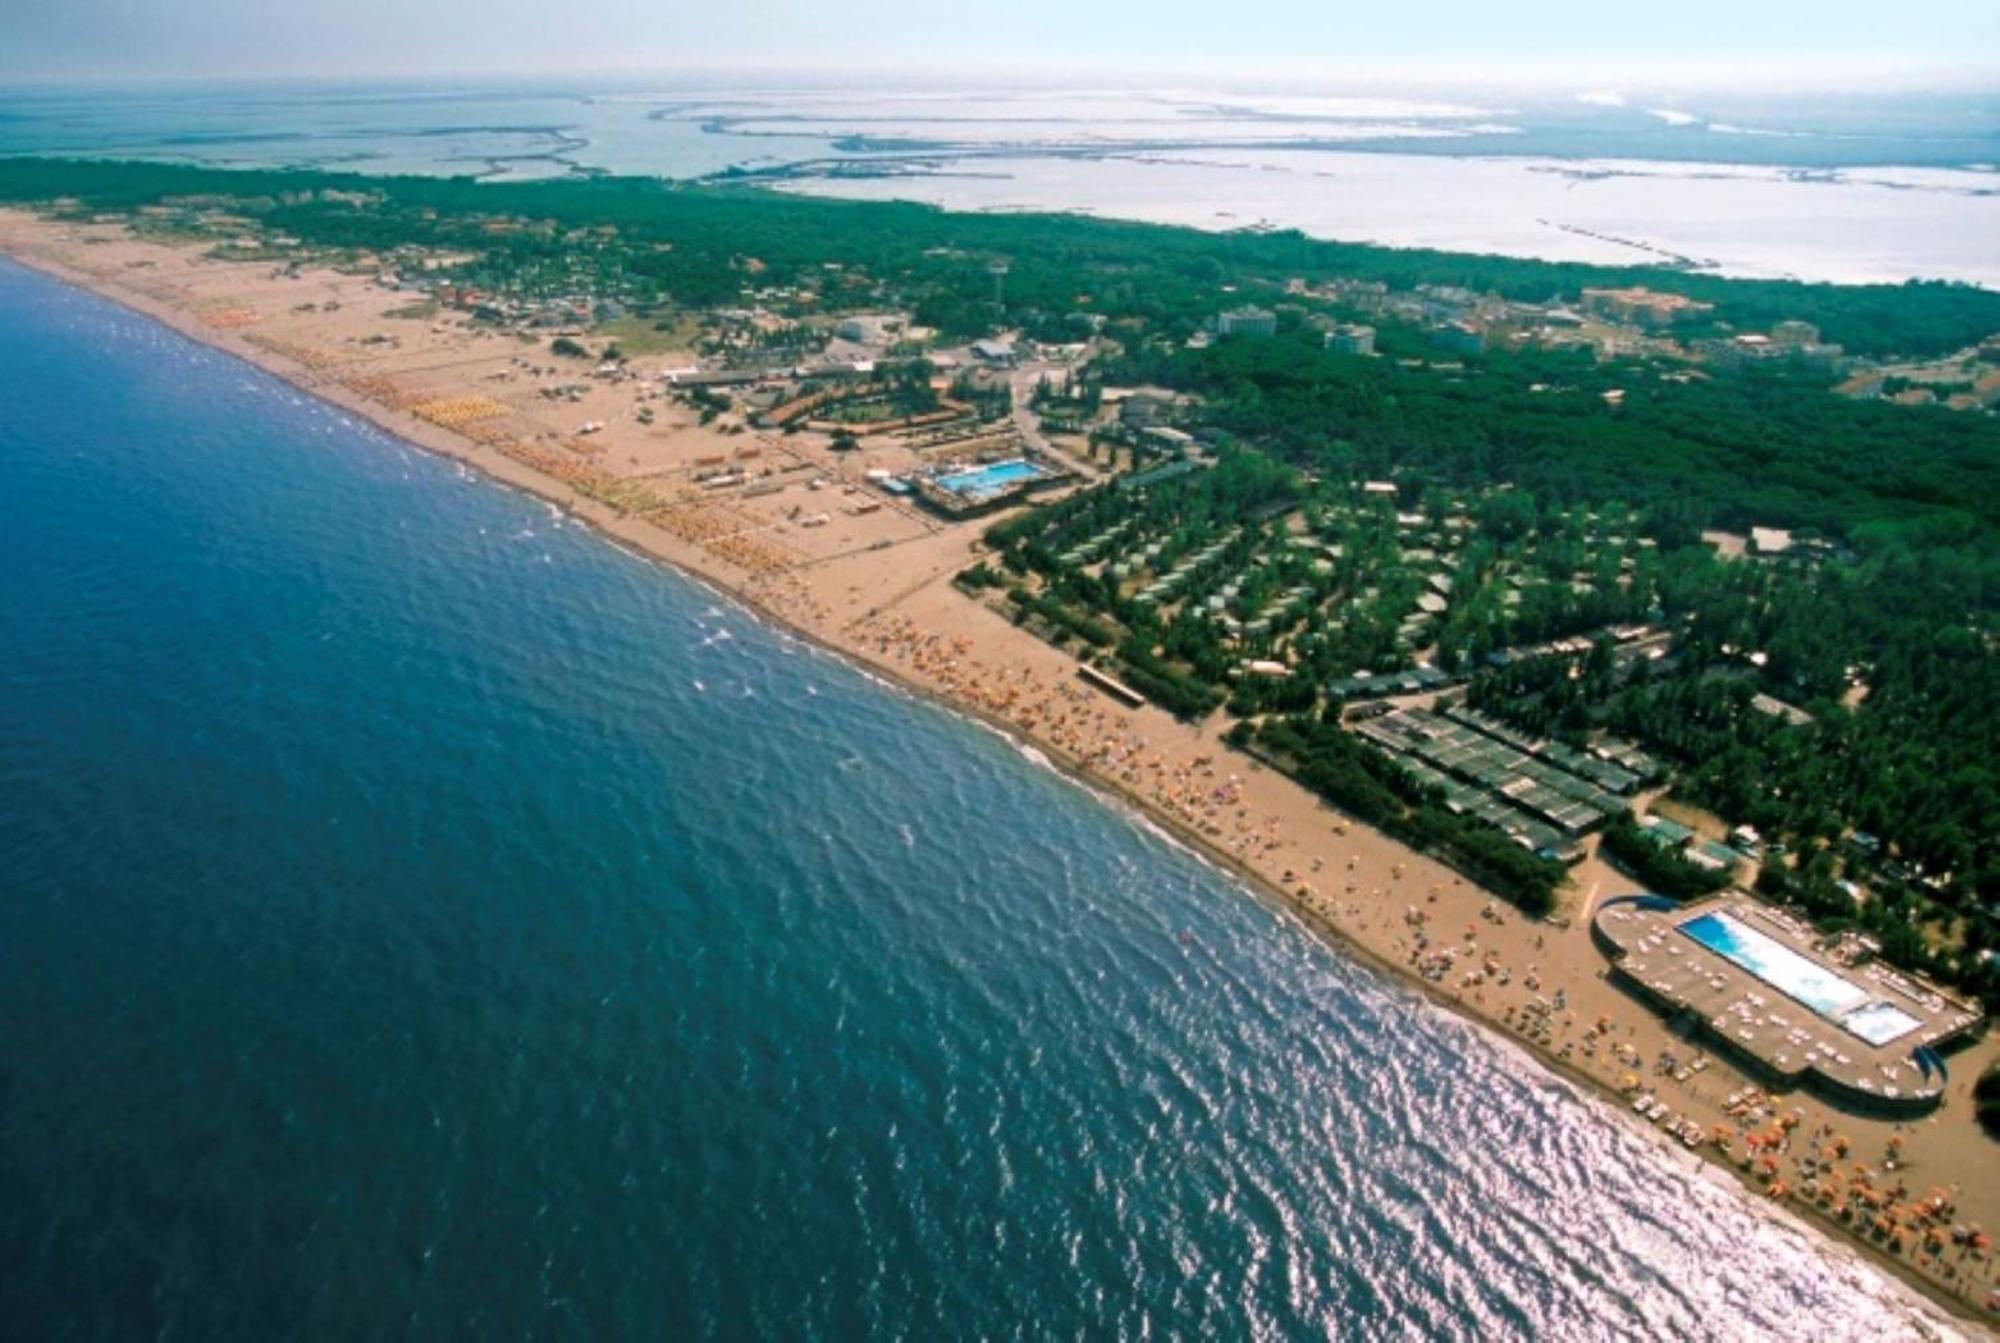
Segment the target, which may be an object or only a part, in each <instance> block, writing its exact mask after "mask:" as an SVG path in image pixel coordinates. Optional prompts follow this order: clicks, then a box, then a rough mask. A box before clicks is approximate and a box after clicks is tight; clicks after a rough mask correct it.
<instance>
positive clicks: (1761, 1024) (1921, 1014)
mask: <svg viewBox="0 0 2000 1343" xmlns="http://www.w3.org/2000/svg"><path fill="white" fill-rule="evenodd" d="M1711 913H1724V914H1728V915H1729V916H1730V917H1731V918H1734V919H1736V920H1737V921H1738V922H1740V923H1742V924H1743V925H1745V926H1746V927H1748V928H1752V929H1755V930H1756V931H1757V932H1759V933H1762V934H1764V935H1765V936H1766V937H1769V938H1771V939H1772V940H1773V941H1776V942H1778V943H1779V944H1781V945H1783V946H1785V947H1788V948H1790V949H1791V950H1792V951H1794V952H1796V953H1798V954H1799V955H1801V956H1804V957H1806V958H1807V959H1809V960H1811V961H1813V962H1815V963H1816V964H1818V965H1820V966H1823V967H1824V968H1826V969H1827V970H1829V971H1831V972H1832V973H1834V974H1837V975H1839V976H1841V977H1842V978H1843V979H1846V980H1849V981H1851V982H1852V983H1854V984H1855V985H1856V986H1858V987H1860V988H1861V989H1864V990H1866V991H1867V993H1868V994H1869V997H1870V1000H1871V1001H1874V1002H1882V1003H1889V1004H1891V1005H1893V1006H1894V1007H1896V1008H1897V1009H1899V1010H1901V1011H1902V1012H1905V1013H1907V1014H1908V1015H1909V1016H1910V1017H1912V1018H1914V1019H1915V1020H1916V1022H1917V1025H1916V1027H1915V1029H1913V1030H1911V1031H1909V1032H1908V1033H1906V1034H1904V1035H1902V1036H1899V1037H1898V1038H1897V1039H1895V1040H1892V1041H1889V1042H1887V1043H1885V1044H1882V1045H1879V1046H1878V1045H1871V1044H1869V1043H1868V1042H1867V1041H1866V1040H1864V1039H1862V1038H1861V1037H1860V1036H1859V1035H1856V1034H1855V1033H1854V1032H1852V1031H1850V1030H1848V1029H1847V1028H1846V1027H1844V1026H1842V1025H1841V1024H1840V1023H1839V1022H1837V1021H1834V1020H1831V1019H1829V1018H1827V1017H1823V1016H1820V1015H1819V1014H1818V1013H1816V1012H1814V1011H1813V1010H1812V1009H1811V1008H1809V1007H1807V1006H1806V1005H1805V1004H1803V1003H1801V1002H1798V1001H1797V1000H1795V999H1793V998H1791V997H1788V996H1787V995H1786V994H1785V993H1784V991H1783V990H1781V989H1779V988H1777V987H1776V986H1775V985H1773V984H1771V983H1769V982H1768V981H1766V980H1764V979H1762V978H1759V977H1758V976H1757V975H1755V974H1753V973H1751V972H1750V971H1749V970H1748V969H1746V968H1744V967H1743V966H1741V965H1738V964H1737V963H1736V962H1734V961H1731V960H1729V959H1728V958H1726V957H1724V956H1723V955H1721V954H1720V953H1718V952H1716V951H1714V950H1712V949H1710V948H1709V947H1707V946H1704V945H1703V944H1702V943H1700V942H1698V941H1696V940H1695V939H1694V938H1693V937H1692V936H1690V935H1689V934H1687V933H1685V932H1683V931H1681V925H1682V924H1684V923H1686V922H1688V921H1689V920H1691V919H1695V918H1699V917H1701V916H1702V915H1704V914H1711ZM1591 933H1592V936H1593V937H1594V938H1595V939H1596V940H1597V943H1598V945H1599V946H1600V947H1602V948H1603V949H1604V951H1605V952H1606V954H1608V955H1609V956H1611V958H1612V960H1613V961H1614V963H1615V966H1614V973H1615V974H1616V975H1617V976H1618V977H1619V978H1621V979H1622V980H1624V981H1625V982H1626V983H1627V984H1628V985H1630V986H1631V987H1632V988H1634V989H1635V990H1637V991H1638V992H1639V993H1640V995H1641V996H1643V997H1645V998H1647V999H1649V1000H1651V1001H1652V1002H1653V1003H1654V1004H1655V1005H1656V1006H1658V1007H1660V1008H1661V1009H1662V1010H1664V1011H1666V1012H1667V1013H1669V1014H1671V1013H1675V1012H1689V1013H1692V1014H1694V1015H1695V1016H1697V1017H1699V1018H1700V1019H1701V1021H1702V1024H1703V1025H1704V1026H1705V1027H1706V1028H1707V1030H1708V1032H1709V1033H1710V1034H1711V1035H1712V1036H1714V1037H1715V1038H1716V1039H1717V1040H1719V1041H1720V1042H1721V1043H1723V1044H1724V1045H1726V1046H1728V1047H1729V1049H1730V1050H1731V1051H1732V1052H1733V1053H1736V1054H1738V1055H1740V1056H1742V1057H1744V1058H1746V1059H1748V1060H1749V1061H1750V1062H1751V1063H1752V1064H1753V1065H1755V1067H1756V1068H1758V1069H1759V1070H1760V1071H1762V1072H1763V1073H1765V1074H1766V1075H1767V1076H1769V1077H1770V1078H1771V1079H1772V1080H1773V1081H1774V1082H1777V1083H1781V1084H1783V1085H1787V1086H1797V1085H1802V1084H1808V1085H1814V1086H1815V1087H1816V1088H1817V1089H1819V1090H1821V1091H1824V1092H1826V1093H1828V1094H1829V1095H1830V1096H1831V1097H1832V1098H1834V1099H1836V1100H1838V1101H1841V1102H1842V1103H1845V1104H1849V1105H1854V1106H1859V1107H1861V1108H1865V1109H1871V1110H1888V1111H1903V1112H1920V1111H1924V1110H1928V1109H1930V1108H1931V1107H1933V1106H1935V1105H1936V1104H1937V1103H1938V1101H1939V1100H1940V1099H1941V1098H1942V1096H1943V1094H1944V1088H1945V1081H1944V1078H1943V1076H1942V1074H1941V1073H1940V1072H1939V1071H1937V1070H1933V1071H1931V1072H1930V1073H1929V1075H1926V1074H1925V1072H1924V1070H1923V1068H1922V1067H1921V1066H1919V1064H1918V1063H1917V1061H1916V1060H1915V1058H1914V1057H1913V1055H1914V1052H1915V1051H1916V1050H1917V1049H1918V1048H1919V1047H1922V1046H1929V1047H1930V1048H1931V1049H1934V1050H1941V1049H1942V1048H1944V1047H1946V1046H1948V1045H1952V1044H1955V1043H1957V1042H1959V1041H1960V1040H1963V1039H1966V1038H1968V1037H1970V1036H1971V1035H1972V1034H1973V1033H1974V1032H1975V1031H1977V1030H1978V1029H1979V1028H1980V1026H1981V1025H1983V1024H1984V1022H1985V1017H1984V1014H1983V1013H1981V1012H1980V1011H1979V1009H1977V1008H1975V1007H1972V1006H1969V1005H1967V1004H1966V1003H1963V1002H1960V1001H1959V1000H1957V999H1955V998H1952V997H1951V996H1949V995H1947V994H1945V993H1943V992H1942V991H1940V990H1938V989H1937V988H1935V987H1933V986H1932V985H1929V984H1926V983H1924V982H1922V981H1921V980H1918V979H1915V978H1914V977H1912V976H1909V975H1905V974H1903V973H1902V972H1900V971H1897V970H1894V969H1892V968H1890V967H1889V966H1886V965H1883V964H1880V963H1878V962H1874V961H1869V962H1864V963H1861V964H1858V965H1843V964H1842V963H1841V962H1840V961H1838V960H1836V959H1835V958H1834V957H1833V956H1832V955H1830V954H1829V953H1828V952H1827V951H1826V950H1825V949H1823V947H1822V946H1821V943H1822V942H1823V941H1824V939H1823V938H1822V937H1821V935H1820V934H1818V933H1817V932H1815V931H1814V930H1813V929H1812V928H1811V927H1810V926H1808V925H1806V924H1805V923H1803V922H1801V921H1799V920H1798V919H1795V918H1793V917H1792V916H1790V915H1788V914H1786V913H1784V912H1783V911H1780V910H1777V909H1774V908H1772V907H1771V906H1769V905H1766V904H1764V903H1763V902H1761V901H1759V900H1757V899H1755V898H1753V897H1751V896H1748V895H1744V894H1741V893H1739V892H1730V893H1728V894H1725V895H1721V896H1717V897H1714V898H1712V899H1708V900H1702V901H1698V902H1696V903H1693V904H1689V905H1684V906H1679V907H1672V908H1664V909H1662V908H1651V907H1648V906H1646V905H1640V904H1627V903H1617V902H1613V903H1610V904H1607V905H1605V906H1602V907H1600V908H1599V910H1598V912H1597V916H1596V917H1595V918H1594V919H1593V920H1592V921H1591Z"/></svg>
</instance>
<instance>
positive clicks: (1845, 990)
mask: <svg viewBox="0 0 2000 1343" xmlns="http://www.w3.org/2000/svg"><path fill="white" fill-rule="evenodd" d="M1680 929H1681V931H1682V932H1683V933H1686V934H1687V935H1688V936H1689V937H1690V938H1692V939H1693V940H1694V941H1696V942H1698V943H1700V944H1701V945H1702V946H1704V947H1707V948H1708V949H1709V950H1710V951H1712V952H1714V953H1715V954H1716V955H1718V956H1720V957H1722V958H1723V959H1724V960H1726V961H1729V962H1731V963H1733V964H1735V965H1739V966H1741V967H1742V968H1743V969H1745V970H1748V971H1749V972H1750V973H1751V974H1753V975H1755V976H1756V977H1757V978H1759V979H1761V980H1763V981H1764V982H1765V983H1766V984H1769V985H1770V986H1771V987H1772V988H1774V989H1776V990H1777V991H1778V992H1780V993H1782V994H1784V995H1785V996H1786V997H1787V998H1790V999H1792V1000H1794V1001H1795V1002H1799V1003H1802V1004H1804V1005H1805V1006H1806V1007H1808V1008H1811V1009H1812V1010H1813V1011H1814V1012H1816V1013H1817V1014H1819V1015H1820V1016H1822V1017H1825V1018H1826V1019H1827V1020H1829V1021H1832V1022H1835V1023H1837V1024H1838V1025H1840V1026H1841V1027H1843V1028H1844V1029H1846V1030H1848V1031H1851V1032H1853V1033H1854V1034H1855V1035H1858V1036H1860V1037H1861V1038H1862V1039H1863V1040H1866V1041H1867V1042H1868V1043H1869V1044H1871V1045H1885V1044H1888V1043H1889V1042H1890V1041H1891V1040H1894V1039H1896V1038H1898V1037H1899V1036H1903V1035H1907V1034H1909V1033H1910V1032H1911V1031H1913V1030H1915V1029H1916V1028H1917V1026H1918V1025H1919V1024H1920V1023H1919V1022H1918V1021H1917V1019H1916V1018H1915V1017H1912V1016H1910V1015H1909V1014H1908V1013H1907V1012H1904V1011H1902V1010H1901V1009H1900V1008H1897V1007H1895V1006H1892V1005H1891V1004H1889V1003H1885V1002H1873V1001H1871V1000H1870V998H1871V995H1870V994H1869V992H1868V990H1866V989H1864V988H1862V987H1861V986H1860V985H1859V984H1856V983H1855V982H1854V981H1853V980H1851V979H1848V978H1846V977H1845V976H1842V975H1839V974H1836V973H1835V972H1834V971H1832V970H1830V969H1828V968H1827V967H1826V966H1824V965H1821V964H1819V963H1818V962H1817V961H1814V960H1811V959H1810V958H1808V957H1805V956H1801V955H1800V954H1799V953H1798V952H1796V951H1793V950H1792V949H1791V948H1790V947H1788V946H1786V945H1785V944H1784V943H1782V942H1780V941H1778V940H1777V939H1776V938H1774V937H1771V936H1769V935H1767V934H1764V933H1760V932H1758V931H1757V930H1756V929H1755V928H1752V927H1750V926H1749V925H1747V924H1745V923H1744V922H1743V921H1742V920H1741V919H1738V918H1736V917H1735V916H1733V915H1730V914H1725V913H1720V912H1717V913H1712V914H1703V915H1701V916H1699V917H1697V918H1692V919H1689V920H1688V921H1687V922H1685V923H1683V924H1681V925H1680Z"/></svg>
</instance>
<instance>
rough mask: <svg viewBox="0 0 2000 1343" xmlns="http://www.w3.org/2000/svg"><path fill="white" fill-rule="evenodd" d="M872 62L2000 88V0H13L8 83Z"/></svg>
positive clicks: (1054, 71) (1194, 73)
mask: <svg viewBox="0 0 2000 1343" xmlns="http://www.w3.org/2000/svg"><path fill="white" fill-rule="evenodd" d="M857 72H858V73H865V74H868V75H870V76H886V77H891V78H897V80H898V82H899V83H902V82H916V83H925V82H937V81H949V82H963V81H965V80H967V79H971V80H974V81H978V82H997V83H1010V84H1020V83H1023V82H1029V83H1034V84H1045V83H1047V82H1050V81H1053V82H1056V83H1065V82H1070V81H1074V80H1077V79H1089V80H1116V81H1119V82H1127V81H1140V82H1158V81H1161V80H1169V81H1171V80H1180V79H1187V78H1190V77H1192V78H1198V79H1202V80H1216V79H1221V80H1226V81H1244V80H1249V81H1255V82H1256V84H1257V85H1258V86H1260V87H1261V86H1264V85H1267V84H1272V83H1281V84H1295V83H1296V84H1306V85H1311V86H1314V87H1325V86H1326V85H1328V84H1351V83H1356V82H1365V83H1373V84H1401V85H1405V86H1407V85H1412V84H1449V85H1455V86H1463V85H1476V86H1486V87H1521V86H1524V85H1528V86H1538V87H1541V86H1560V87H1563V88H1577V89H1587V88H1595V87H1604V86H1611V87H1616V86H1618V85H1620V84H1638V85H1642V86H1645V87H1648V88H1651V87H1656V86H1658V85H1662V84H1664V85H1669V86H1673V87H1677V88H1699V89H1703V90H1716V91H1723V90H1728V91H1734V92H1746V91H1771V92H1836V91H1842V90H1852V89H1854V88H1857V87H1865V88H1870V89H1879V90H1883V91H1895V92H1922V91H1928V90H1935V89H1937V88H1938V87H1939V86H1940V84H1943V85H1945V86H1948V87H1949V88H1950V89H1952V90H1954V91H1964V90H1966V89H1989V90H2000V6H1996V5H1993V4H1991V3H1990V0H1910V3H1908V4H1905V5H1904V6H1902V7H1900V9H1899V10H1898V12H1897V13H1896V15H1895V16H1894V19H1893V21H1890V22H1885V21H1884V18H1883V15H1882V14H1881V12H1880V10H1879V8H1878V7H1877V6H1874V5H1863V4H1860V3H1856V2H1855V0H1819V2H1818V3H1808V0H1765V3H1762V4H1757V5H1743V4H1740V3H1732V0H1684V3H1683V4H1681V5H1680V6H1678V7H1677V8H1676V9H1675V10H1674V11H1673V12H1672V14H1671V17H1670V18H1663V17H1662V16H1660V15H1656V14H1653V13H1644V12H1628V11H1625V10H1621V9H1616V8H1611V7H1606V6H1603V5H1601V4H1596V3H1590V2H1587V0H1539V3H1536V4H1532V5H1525V6H1522V5H1516V6H1506V7H1495V6H1490V5H1483V4H1479V3H1475V0H1431V3H1429V4H1427V5H1423V6H1410V7H1403V8H1383V7H1367V8H1362V7H1355V6H1330V5H1326V4H1308V3H1305V0H1259V2H1258V3H1252V4H1249V5H1245V6H1238V7H1235V8H1232V9H1231V10H1230V11H1228V12H1227V13H1223V12H1221V11H1218V10H1217V9H1215V8H1214V7H1213V6H1209V5H1197V4H1191V3H1188V2H1187V0H1147V3H1143V4H1142V3H1139V0H1102V2H1101V3H1097V4H1093V5H1089V6H1071V5H1064V4H1060V3H1056V0H1016V3H1014V4H1013V5H1011V6H1010V7H1009V8H1008V9H1007V10H1006V11H1005V12H1004V13H994V14H986V13H981V12H972V13H967V12H963V11H957V10H953V9H951V8H949V7H942V8H941V7H939V6H936V5H934V4H929V3H924V2H923V0H874V3H871V4H870V5H869V6H867V7H866V8H865V9H864V8H861V7H851V6H844V5H841V4H838V3H824V2H822V3H819V4H804V3H800V2H799V0H738V2H737V3H735V4H733V5H730V6H728V7H726V8H724V7H709V8H701V9H693V8H688V7H684V6H676V5H674V4H673V3H672V0H668V3H666V4H664V5H662V4H659V3H657V0H598V2H597V3H595V4H593V5H591V6H589V7H587V8H577V9H561V8H554V9H552V8H551V7H550V6H548V5H546V4H544V3H540V0H479V3H477V4H474V3H472V2H471V0H294V3H291V4H287V5H285V6H282V7H271V6H268V5H266V4H265V3H263V0H156V2H155V3H152V4H147V5H133V4H131V3H130V0H60V2H58V0H20V2H19V3H17V4H15V5H12V6H9V7H8V9H7V11H6V12H5V13H0V86H22V85H35V86H43V85H72V84H85V85H88V84H102V83H143V82H151V81H176V82H184V81H203V80H232V79H248V80H258V81H263V80H280V81H299V80H329V79H331V80H382V79H417V80H425V79H433V80H436V79H445V80H448V79H460V78H475V79H480V78H505V79H513V78H567V79H575V78H606V79H631V78H649V77H703V76H706V77H739V76H742V75H745V74H756V75H769V76H777V77H787V78H822V77H826V76H828V75H833V74H848V75H850V76H851V75H853V74H855V73H857ZM917 72H921V73H917Z"/></svg>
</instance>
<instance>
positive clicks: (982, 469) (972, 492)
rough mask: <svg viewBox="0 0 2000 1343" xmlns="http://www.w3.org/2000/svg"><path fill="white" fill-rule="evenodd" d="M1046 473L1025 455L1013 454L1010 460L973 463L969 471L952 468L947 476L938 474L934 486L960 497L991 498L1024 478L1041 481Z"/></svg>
mask: <svg viewBox="0 0 2000 1343" xmlns="http://www.w3.org/2000/svg"><path fill="white" fill-rule="evenodd" d="M1047 474H1048V472H1046V471H1044V470H1043V469H1042V468H1041V467H1039V466H1036V465H1035V464H1034V463H1033V462H1031V461H1029V460H1027V459H1026V458H1025V457H1016V458H1013V459H1012V460H1010V461H1005V462H993V463H991V464H989V465H986V466H975V467H973V468H972V469H971V470H969V471H954V472H952V473H951V474H950V475H948V476H939V477H938V478H937V486H938V488H939V489H941V490H949V491H951V492H952V493H953V494H956V495H958V496H959V497H960V498H963V499H972V500H975V501H977V500H984V499H991V498H993V497H994V496H995V495H997V494H1002V493H1005V492H1006V491H1008V490H1011V489H1013V488H1014V487H1015V486H1016V485H1019V484H1021V483H1023V482H1024V481H1030V480H1040V479H1041V478H1042V477H1043V476H1046V475H1047Z"/></svg>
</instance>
